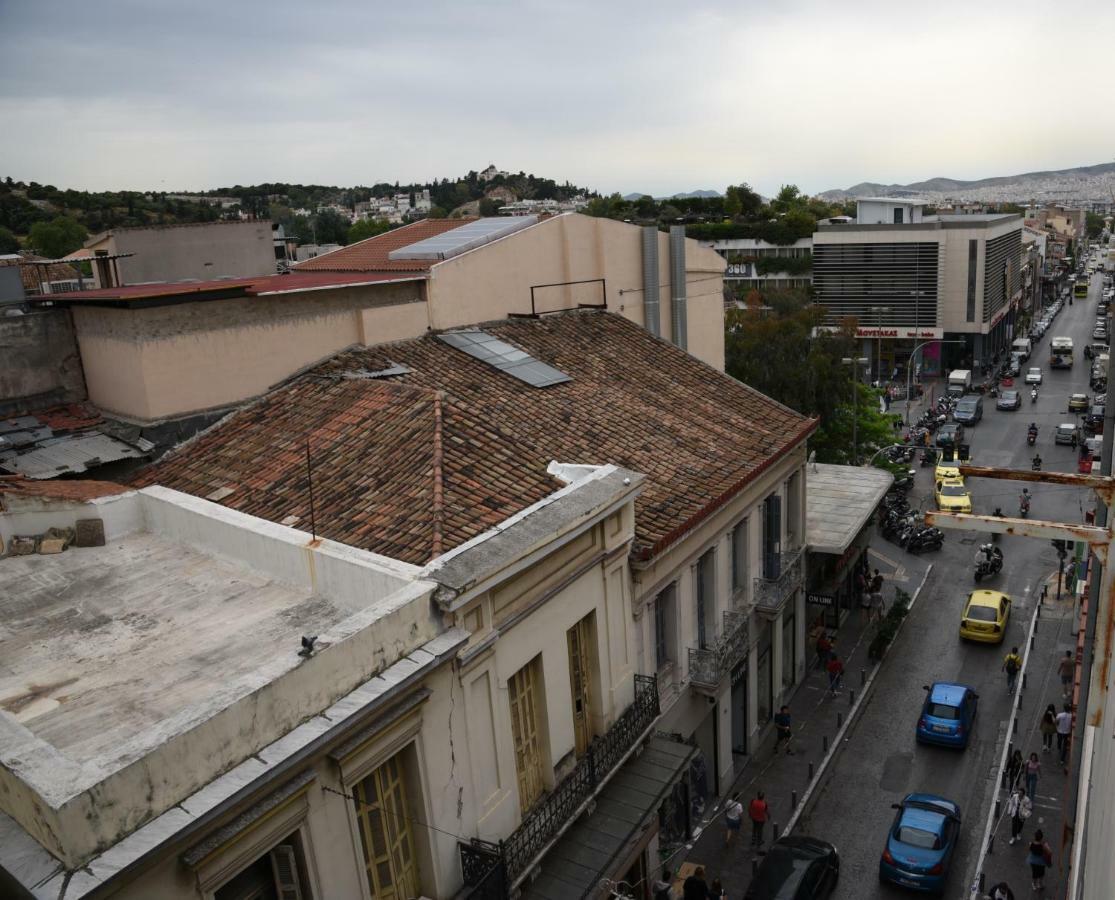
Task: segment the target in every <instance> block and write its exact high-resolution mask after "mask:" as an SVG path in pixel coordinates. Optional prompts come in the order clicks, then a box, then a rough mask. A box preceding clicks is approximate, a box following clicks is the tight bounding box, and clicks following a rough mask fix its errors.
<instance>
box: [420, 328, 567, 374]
mask: <svg viewBox="0 0 1115 900" xmlns="http://www.w3.org/2000/svg"><path fill="white" fill-rule="evenodd" d="M438 340H440V341H442V342H443V343H446V344H448V345H449V346H450V347H456V348H457V349H458V350H461V351H462V352H464V353H467V354H468V355H469V356H471V357H473V359H478V360H480V361H481V362H486V363H487V364H488V365H490V366H494V367H495V368H497V369H499V370H500V371H501V372H506V373H507V374H508V375H511V376H512V377H514V378H518V379H519V380H520V381H525V382H526V383H527V384H529V385H531V386H532V387H549V386H550V385H552V384H561V383H562V382H563V381H572V380H573V379H572V378H570V377H569V376H568V375H566V374H565V373H564V372H562V371H561V370H560V369H555V368H554V367H553V366H550V365H547V364H546V363H544V362H539V361H538V360H537V359H535V358H534V357H533V356H531V355H530V354H529V353H526V352H524V351H522V350H520V349H519V348H518V347H512V346H511V345H510V344H509V343H507V341H501V340H500V339H499V338H497V337H495V336H494V335H491V334H488V332H486V331H480V330H479V329H474V330H470V331H450V332H447V333H445V334H439V335H438Z"/></svg>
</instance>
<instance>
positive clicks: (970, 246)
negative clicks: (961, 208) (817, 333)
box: [813, 197, 1023, 379]
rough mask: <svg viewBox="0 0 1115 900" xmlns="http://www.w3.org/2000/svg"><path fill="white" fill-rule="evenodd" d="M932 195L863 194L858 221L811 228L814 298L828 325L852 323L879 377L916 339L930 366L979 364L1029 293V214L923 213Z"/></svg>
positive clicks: (1004, 341) (1004, 339) (998, 345)
mask: <svg viewBox="0 0 1115 900" xmlns="http://www.w3.org/2000/svg"><path fill="white" fill-rule="evenodd" d="M922 206H924V201H920V200H907V199H900V198H885V197H875V198H866V199H863V200H860V201H859V203H858V208H857V216H856V220H855V222H853V223H842V224H822V225H820V226H818V230H817V233H816V234H815V235H814V236H813V290H814V302H815V303H816V304H818V305H820V306H823V307H824V308H825V310H826V318H825V324H826V325H827V326H829V327H833V328H836V327H841V326H845V325H848V324H854V327H855V328H856V334H857V335H858V336H859V337H860V338H862V339H863V354H864V355H865V356H868V357H870V358H871V360H872V372H873V374H874V377H879V378H882V379H889V378H891V377H893V374H894V372H895V370H896V369H899V370H901V368H902V367H903V366H904V365H905V364H906V363H907V361H908V360H909V358H910V355H911V353H912V352H913V351H914V350H915V348H916V346H917V345H918V344H921V343H922V342H924V341H931V340H933V339H935V338H937V339H942V340H943V341H946V342H948V341H954V342H956V343H943V344H930V345H929V346H928V347H926V348H924V351H923V353H922V356H921V360H920V361H921V363H922V365H923V372H924V373H926V374H935V373H938V372H940V371H941V370H942V369H943V368H946V367H952V366H960V365H967V366H973V367H975V368H977V369H978V368H979V367H980V366H982V365H984V364H985V363H987V362H989V361H990V360H991V359H992V358H993V357H994V355H995V354H996V352H999V351H1002V350H1004V349H1005V348H1006V347H1007V346H1009V344H1010V342H1011V340H1012V338H1013V336H1014V328H1015V321H1016V318H1017V313H1018V308H1019V304H1020V301H1021V299H1022V294H1023V283H1022V282H1023V280H1022V277H1021V272H1020V269H1021V257H1022V219H1021V218H1020V217H1019V216H1017V215H1012V214H1006V213H1003V214H999V213H979V214H961V215H934V216H927V215H924V214H923V211H922Z"/></svg>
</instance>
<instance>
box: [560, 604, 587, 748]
mask: <svg viewBox="0 0 1115 900" xmlns="http://www.w3.org/2000/svg"><path fill="white" fill-rule="evenodd" d="M592 617H593V613H589V614H588V615H587V616H585V617H584V618H583V619H581V621H580V622H578V623H577V624H576V625H574V626H573V627H572V628H570V629H569V631H567V632H566V633H565V636H566V642H567V643H568V645H569V690H570V693H571V694H572V697H573V742H574V751H575V752H576V754H577V756H578V757H579V756H582V755H583V754H584V752H585V750H586V749H588V743H589V738H590V724H589V716H590V714H591V710H590V707H591V687H590V681H589V679H590V673H591V671H592V670H591V669H590V668H589V647H590V645H591V636H592V631H593V628H592Z"/></svg>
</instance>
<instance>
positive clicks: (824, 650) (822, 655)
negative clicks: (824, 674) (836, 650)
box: [817, 630, 832, 671]
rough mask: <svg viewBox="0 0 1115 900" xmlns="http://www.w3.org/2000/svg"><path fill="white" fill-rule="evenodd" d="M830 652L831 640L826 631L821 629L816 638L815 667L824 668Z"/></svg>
mask: <svg viewBox="0 0 1115 900" xmlns="http://www.w3.org/2000/svg"><path fill="white" fill-rule="evenodd" d="M830 653H832V641H831V640H830V639H829V636H828V632H826V631H824V630H822V631H821V634H820V636H819V637H818V638H817V668H818V669H821V670H822V671H823V670H824V668H825V666H827V665H828V661H829V654H830Z"/></svg>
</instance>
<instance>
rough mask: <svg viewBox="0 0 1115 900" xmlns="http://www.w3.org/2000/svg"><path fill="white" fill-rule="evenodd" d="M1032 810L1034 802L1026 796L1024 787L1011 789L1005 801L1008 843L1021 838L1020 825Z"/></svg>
mask: <svg viewBox="0 0 1115 900" xmlns="http://www.w3.org/2000/svg"><path fill="white" fill-rule="evenodd" d="M1033 811H1034V804H1033V803H1032V802H1031V800H1030V798H1029V797H1027V796H1026V788H1024V787H1017V788H1015V789H1014V790H1013V791H1011V795H1010V799H1009V800H1008V801H1007V815H1008V816H1010V843H1011V844H1017V843H1018V842H1019V841H1020V840H1022V826H1023V825H1024V824H1025V823H1026V820H1027V819H1028V818H1030V815H1031V813H1033Z"/></svg>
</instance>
